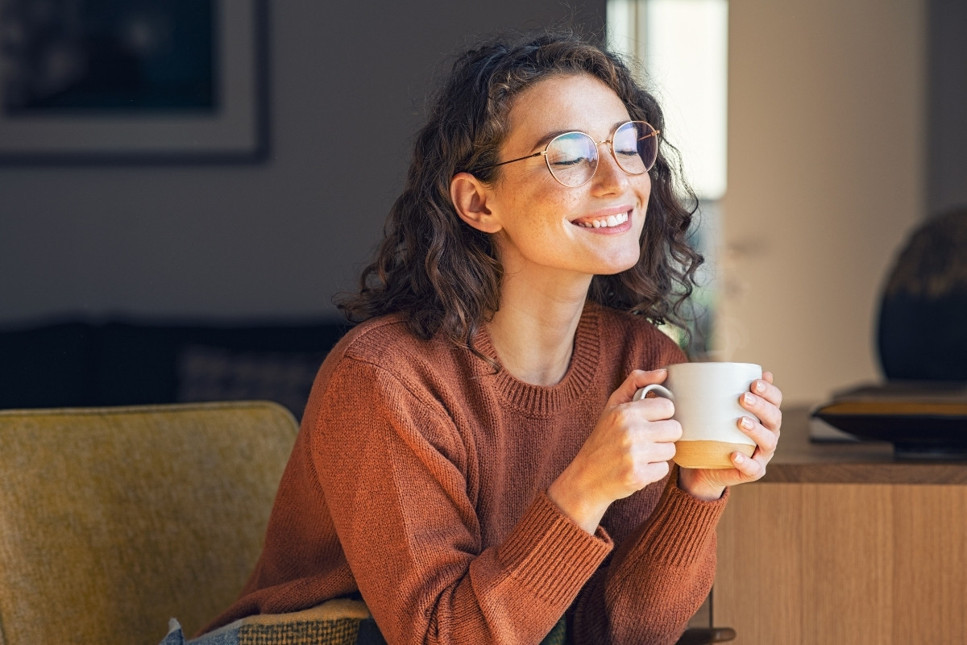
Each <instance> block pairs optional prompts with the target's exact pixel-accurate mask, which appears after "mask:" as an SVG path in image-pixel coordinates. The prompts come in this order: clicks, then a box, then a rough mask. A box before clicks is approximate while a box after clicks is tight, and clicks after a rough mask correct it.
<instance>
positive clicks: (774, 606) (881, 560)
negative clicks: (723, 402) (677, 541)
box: [713, 410, 967, 645]
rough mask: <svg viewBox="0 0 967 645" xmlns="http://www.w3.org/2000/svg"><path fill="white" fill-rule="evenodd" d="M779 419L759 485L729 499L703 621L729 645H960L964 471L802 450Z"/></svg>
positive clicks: (801, 434)
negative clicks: (709, 617) (731, 634)
mask: <svg viewBox="0 0 967 645" xmlns="http://www.w3.org/2000/svg"><path fill="white" fill-rule="evenodd" d="M807 424H808V419H807V415H806V412H805V411H804V410H798V411H796V410H794V411H792V412H791V413H786V415H785V421H784V423H783V436H782V439H781V441H780V444H781V445H780V450H779V452H778V454H777V455H776V457H775V458H774V460H773V462H772V463H771V464H770V466H769V471H768V473H767V475H766V477H765V478H764V479H763V480H762V481H760V482H757V483H755V484H748V485H744V486H739V487H736V488H735V489H733V490H732V491H731V500H730V502H729V506H728V508H727V510H726V512H725V515H724V516H723V518H722V521H721V524H720V527H719V550H718V556H719V562H718V570H717V575H716V582H715V588H714V592H713V593H714V595H713V598H714V607H713V609H714V621H715V623H716V624H718V625H727V626H729V627H733V628H734V629H735V630H736V632H737V634H738V636H737V638H736V640H735V641H734V642H735V643H737V644H741V643H745V644H752V645H758V644H763V643H769V644H770V645H775V644H783V643H803V644H817V645H829V644H833V643H835V644H848V645H860V644H864V643H870V644H871V645H872V644H876V645H891V644H896V645H899V644H901V643H902V644H910V643H931V644H933V643H952V644H953V643H956V644H962V643H967V463H964V462H916V463H914V462H902V461H895V460H894V459H893V455H892V449H891V447H890V446H889V445H887V444H871V443H865V444H823V445H811V444H809V442H808V438H807V432H808V425H807Z"/></svg>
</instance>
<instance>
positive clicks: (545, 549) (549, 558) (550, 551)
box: [497, 494, 614, 604]
mask: <svg viewBox="0 0 967 645" xmlns="http://www.w3.org/2000/svg"><path fill="white" fill-rule="evenodd" d="M613 548H614V543H613V542H612V541H611V537H610V536H609V535H608V534H607V533H606V532H605V531H604V529H602V528H600V527H599V528H598V530H597V532H596V533H595V534H594V535H589V534H588V533H587V532H586V531H584V530H583V529H582V528H581V527H579V526H578V525H577V524H575V523H574V522H573V521H572V520H571V519H570V518H568V517H567V516H565V515H564V514H563V513H562V512H561V510H560V509H559V508H558V507H557V505H556V504H554V502H552V501H551V500H550V499H549V498H548V497H547V495H545V494H541V495H539V496H538V497H537V499H535V500H534V502H533V503H532V504H531V506H530V508H528V509H527V512H526V513H524V516H523V517H522V518H521V520H520V522H518V524H517V526H516V527H515V528H514V530H513V531H512V532H511V534H510V536H508V538H507V540H506V541H505V542H504V543H503V544H502V545H501V546H500V548H499V549H498V552H497V558H498V559H499V560H500V563H501V564H502V565H503V566H504V567H506V569H507V571H509V572H510V576H511V577H512V578H513V579H514V580H516V581H518V582H519V583H520V584H523V585H526V586H527V587H528V588H530V589H532V590H533V591H534V592H535V593H536V594H537V595H538V596H539V597H541V598H543V599H544V600H545V601H546V602H549V603H554V604H569V603H570V602H571V601H572V600H573V598H574V597H575V596H576V595H577V593H578V591H580V589H581V587H582V586H583V585H584V583H585V582H587V580H588V578H590V577H591V575H592V574H593V573H594V572H595V571H596V570H597V568H598V567H600V566H601V563H602V562H603V561H604V559H605V558H606V557H607V556H608V554H609V553H611V550H612V549H613Z"/></svg>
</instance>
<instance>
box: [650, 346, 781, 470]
mask: <svg viewBox="0 0 967 645" xmlns="http://www.w3.org/2000/svg"><path fill="white" fill-rule="evenodd" d="M667 369H668V378H667V379H666V380H665V383H664V385H648V386H646V387H643V388H641V389H640V390H638V392H637V393H635V400H638V399H641V398H644V397H645V396H646V395H647V394H648V393H649V392H655V394H656V395H658V396H663V397H666V398H669V399H671V400H672V401H673V402H674V403H675V414H674V416H673V417H672V418H674V419H676V420H677V421H678V422H679V423H680V424H681V425H682V438H681V439H680V440H679V441H678V442H677V443H676V444H675V463H676V464H678V465H679V466H681V467H682V468H733V467H734V466H733V464H732V460H731V458H730V456H731V454H732V453H733V452H736V451H738V452H741V453H743V454H744V455H746V456H751V455H752V453H753V452H754V451H755V447H756V444H755V441H753V440H752V439H750V438H749V437H748V435H746V434H745V433H743V432H742V431H741V430H739V428H738V421H739V419H740V418H741V417H743V416H748V417H752V416H754V415H753V414H752V413H751V412H749V411H748V410H746V409H745V408H743V407H742V406H741V405H739V397H741V396H742V395H743V394H744V393H746V392H748V391H749V387H750V386H751V385H752V383H753V381H755V380H757V379H760V378H762V367H760V366H759V365H755V364H753V363H724V362H716V363H679V364H676V365H669V366H668V368H667Z"/></svg>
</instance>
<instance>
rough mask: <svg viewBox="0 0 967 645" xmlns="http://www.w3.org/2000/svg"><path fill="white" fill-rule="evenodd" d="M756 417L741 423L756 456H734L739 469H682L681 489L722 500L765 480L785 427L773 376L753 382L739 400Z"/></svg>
mask: <svg viewBox="0 0 967 645" xmlns="http://www.w3.org/2000/svg"><path fill="white" fill-rule="evenodd" d="M739 403H740V404H741V405H742V407H743V408H745V409H746V410H748V411H749V412H750V413H751V414H752V416H748V417H742V418H741V419H739V420H738V421H737V424H738V427H739V429H740V430H741V431H742V432H744V433H745V434H747V435H748V436H749V437H750V438H751V439H752V440H753V441H755V443H756V449H755V452H753V453H752V456H751V457H746V456H745V455H743V454H742V453H740V452H734V453H732V464H733V465H734V466H735V468H722V469H691V468H681V469H680V470H679V474H678V486H679V488H681V489H682V490H684V491H686V492H688V493H690V494H692V495H694V496H695V497H698V498H700V499H707V500H712V499H718V498H719V497H721V496H722V493H723V492H724V491H725V488H726V487H728V486H735V485H736V484H744V483H746V482H753V481H756V480H758V479H761V478H762V476H763V475H765V474H766V465H768V463H769V462H770V461H771V460H772V457H773V455H775V454H776V446H777V445H778V444H779V428H780V426H782V412H781V411H780V410H779V406H780V405H781V404H782V391H781V390H779V388H778V387H776V386H775V383H774V377H773V375H772V372H763V373H762V378H761V379H758V380H756V381H753V383H752V385H751V386H750V387H749V391H748V392H746V393H745V394H743V395H742V396H741V398H740V400H739Z"/></svg>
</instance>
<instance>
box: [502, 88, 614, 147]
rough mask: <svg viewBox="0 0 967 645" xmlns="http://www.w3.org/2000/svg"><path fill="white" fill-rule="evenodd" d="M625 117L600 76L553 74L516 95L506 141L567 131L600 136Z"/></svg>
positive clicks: (508, 116) (612, 93) (611, 91)
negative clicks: (578, 131) (579, 131)
mask: <svg viewBox="0 0 967 645" xmlns="http://www.w3.org/2000/svg"><path fill="white" fill-rule="evenodd" d="M629 119H630V117H629V116H628V110H627V108H626V107H625V105H624V103H623V102H622V100H621V99H620V98H619V97H618V95H617V94H615V92H614V90H612V89H611V88H610V87H608V86H607V85H606V84H605V83H604V82H603V81H601V80H600V79H598V78H595V77H594V76H591V75H590V74H567V75H556V76H551V77H548V78H544V79H541V80H540V81H537V82H536V83H534V84H533V85H531V86H530V87H528V88H527V89H525V90H523V91H522V92H521V93H520V94H518V95H517V97H516V98H515V100H514V102H513V104H512V105H511V108H510V110H509V112H508V114H507V126H508V128H507V141H508V143H509V142H510V141H511V140H513V139H520V138H523V139H528V138H535V137H536V138H540V137H544V136H546V135H548V134H551V133H560V132H566V131H568V130H581V131H583V132H587V133H588V134H590V135H592V136H593V137H596V138H599V139H604V138H606V137H607V136H608V135H610V134H611V131H612V130H613V129H614V126H615V125H616V124H618V123H621V122H623V121H628V120H629Z"/></svg>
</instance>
